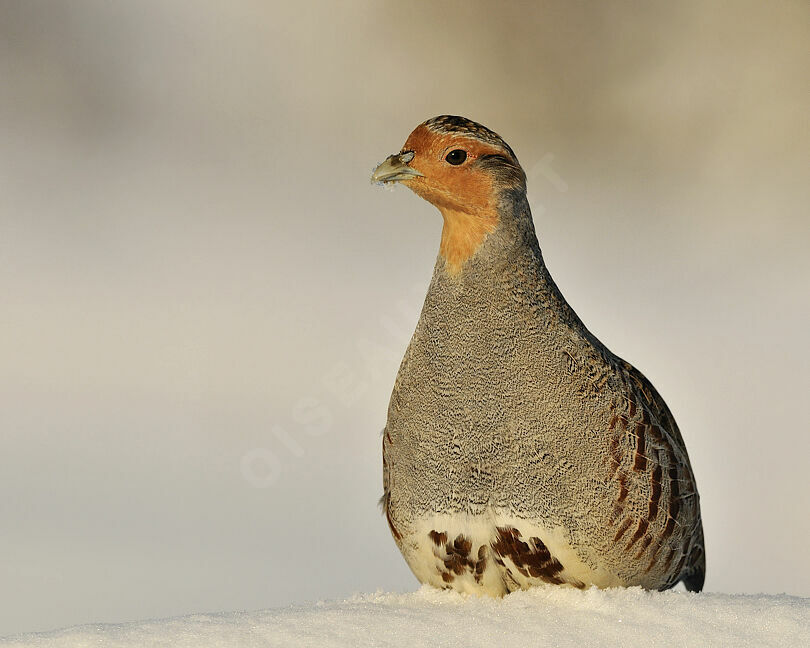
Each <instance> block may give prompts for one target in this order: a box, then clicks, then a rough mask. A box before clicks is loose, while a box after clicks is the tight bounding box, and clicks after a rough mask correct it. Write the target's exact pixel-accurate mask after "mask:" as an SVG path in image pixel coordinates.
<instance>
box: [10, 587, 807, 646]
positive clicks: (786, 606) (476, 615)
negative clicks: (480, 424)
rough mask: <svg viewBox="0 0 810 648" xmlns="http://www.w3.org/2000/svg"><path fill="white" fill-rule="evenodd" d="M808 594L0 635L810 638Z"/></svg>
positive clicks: (626, 641) (471, 640) (387, 610)
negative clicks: (800, 596) (799, 595)
mask: <svg viewBox="0 0 810 648" xmlns="http://www.w3.org/2000/svg"><path fill="white" fill-rule="evenodd" d="M809 628H810V598H799V597H793V596H787V595H778V596H774V595H764V594H758V595H739V594H736V595H733V594H706V593H704V594H691V593H687V592H677V591H676V592H672V591H670V592H663V593H659V592H647V591H644V590H641V589H638V588H633V589H626V590H623V589H613V590H597V589H590V590H586V591H579V590H575V589H569V588H562V587H554V586H549V587H544V588H536V589H533V590H530V591H526V592H516V593H514V594H511V595H509V596H507V597H506V598H504V599H498V600H496V599H489V598H477V597H463V596H461V595H459V594H456V593H454V592H444V591H438V590H434V589H431V588H428V587H423V588H422V589H420V590H418V591H416V592H413V593H409V594H386V593H376V594H364V595H357V596H355V597H353V598H350V599H346V600H343V601H329V602H319V603H316V604H312V605H301V606H292V607H286V608H277V609H270V610H263V611H258V612H226V613H217V614H196V615H192V616H185V617H178V618H174V619H163V620H154V621H140V622H135V623H124V624H109V625H88V626H78V627H74V628H67V629H65V630H58V631H54V632H47V633H38V634H28V635H19V636H16V637H8V638H6V639H4V640H3V639H0V646H4V647H5V646H20V647H22V646H47V647H57V646H59V647H61V646H70V647H71V648H81V647H82V646H105V647H106V646H110V647H119V646H120V647H135V646H138V647H141V646H173V647H184V646H188V647H194V648H204V647H226V646H227V647H231V646H234V647H235V646H238V647H240V648H243V647H244V648H250V647H252V646H262V647H265V646H317V647H318V648H329V647H336V648H337V647H341V648H343V647H348V646H351V647H354V646H409V647H410V646H430V647H431V648H438V647H441V646H453V647H455V646H462V645H463V646H493V645H501V644H502V645H517V646H561V647H565V646H577V647H579V646H645V647H647V646H678V647H685V646H689V647H698V646H734V647H736V648H748V647H752V648H753V647H757V648H759V647H762V646H780V647H786V646H810V630H809Z"/></svg>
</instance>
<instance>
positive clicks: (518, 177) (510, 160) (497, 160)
mask: <svg viewBox="0 0 810 648" xmlns="http://www.w3.org/2000/svg"><path fill="white" fill-rule="evenodd" d="M422 126H424V127H425V128H426V129H428V130H429V131H430V132H432V133H434V134H436V135H460V136H462V137H468V138H471V139H475V140H478V141H479V142H482V143H484V144H487V145H489V146H490V147H493V148H494V149H497V152H493V153H490V154H487V155H483V156H481V158H480V159H479V160H478V161H477V164H478V165H480V166H481V167H483V168H486V169H488V170H489V172H490V173H491V174H492V176H493V177H494V178H495V179H496V180H497V181H498V184H499V185H500V186H501V188H508V187H509V188H519V189H521V190H524V191H525V189H526V174H525V173H524V171H523V168H522V167H521V166H520V162H518V159H517V156H516V155H515V152H514V151H513V150H512V148H511V147H510V146H509V144H507V143H506V142H504V140H503V138H502V137H501V136H500V135H498V133H496V132H495V131H491V130H489V129H488V128H487V127H486V126H482V125H481V124H479V123H477V122H474V121H472V120H471V119H467V118H466V117H459V116H457V115H440V116H438V117H433V118H432V119H428V120H427V121H426V122H424V123H423V124H422Z"/></svg>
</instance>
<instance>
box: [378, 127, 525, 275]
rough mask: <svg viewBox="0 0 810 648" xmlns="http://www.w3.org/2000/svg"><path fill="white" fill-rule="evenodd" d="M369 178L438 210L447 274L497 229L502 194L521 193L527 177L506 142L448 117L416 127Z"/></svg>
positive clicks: (441, 249) (460, 266) (484, 128)
mask: <svg viewBox="0 0 810 648" xmlns="http://www.w3.org/2000/svg"><path fill="white" fill-rule="evenodd" d="M371 179H372V181H374V182H382V183H391V182H401V183H403V184H405V185H406V186H407V187H408V188H409V189H411V190H412V191H413V192H414V193H416V194H417V195H418V196H420V197H422V198H424V199H425V200H427V201H428V202H429V203H431V204H433V205H434V206H436V207H437V208H438V210H439V211H440V212H441V214H442V217H443V219H444V227H443V229H442V241H441V245H440V247H439V252H440V254H441V255H442V257H444V259H445V261H446V265H447V269H448V271H449V272H450V273H451V274H457V273H458V272H460V270H461V269H462V267H463V265H464V262H465V261H466V260H467V259H469V258H470V257H472V256H473V255H474V254H475V252H476V251H477V250H478V248H479V247H480V246H481V244H482V243H483V241H484V239H485V238H486V236H487V234H489V233H491V232H493V231H494V230H495V229H496V228H497V226H498V222H499V221H500V218H501V214H500V213H499V203H500V198H501V196H502V194H503V193H504V192H505V191H508V190H518V191H522V192H525V191H526V175H525V174H524V172H523V169H522V168H521V167H520V163H519V162H518V161H517V157H516V156H515V153H514V152H513V151H512V149H511V148H510V147H509V145H508V144H507V143H506V142H504V141H503V140H502V139H501V138H500V136H498V135H497V134H496V133H494V132H493V131H491V130H489V129H488V128H486V127H484V126H482V125H480V124H477V123H475V122H474V121H471V120H469V119H465V118H464V117H455V116H451V115H443V116H441V117H434V118H433V119H429V120H428V121H426V122H424V123H423V124H420V125H419V126H417V127H416V129H415V130H414V131H413V132H412V133H411V134H410V135H409V136H408V139H407V140H406V142H405V145H404V146H403V147H402V150H401V151H400V152H399V153H395V154H394V155H391V156H389V157H388V158H387V159H386V160H385V161H384V162H383V163H382V164H380V165H379V166H378V167H377V168H376V169H375V170H374V173H373V174H372V176H371Z"/></svg>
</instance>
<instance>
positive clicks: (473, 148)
mask: <svg viewBox="0 0 810 648" xmlns="http://www.w3.org/2000/svg"><path fill="white" fill-rule="evenodd" d="M371 179H372V181H373V182H374V183H377V184H390V183H400V184H403V185H405V186H406V187H408V188H409V189H411V190H412V191H413V192H414V193H416V194H417V195H418V196H420V197H421V198H423V199H425V200H426V201H428V202H429V203H431V204H433V205H434V206H435V207H437V208H438V210H439V212H440V213H441V216H442V219H443V226H442V233H441V240H440V243H439V252H438V255H437V258H436V263H435V266H434V269H433V276H432V279H431V281H430V285H429V288H428V290H427V295H426V297H425V301H424V305H423V308H422V311H421V315H420V317H419V320H418V323H417V325H416V330H415V332H414V334H413V337H412V338H411V340H410V343H409V345H408V347H407V350H406V352H405V355H404V358H403V359H402V363H401V365H400V368H399V372H398V374H397V377H396V380H395V383H394V388H393V392H392V394H391V399H390V403H389V407H388V415H387V421H386V425H385V428H384V430H383V433H382V444H383V452H382V455H383V457H382V458H383V496H382V498H381V507H382V509H383V512H384V515H385V518H386V519H387V523H388V527H389V529H390V532H391V534H392V536H393V538H394V540H395V542H396V544H397V546H398V547H399V550H400V551H401V553H402V555H403V556H404V558H405V561H406V562H407V564H408V566H409V567H410V569H411V571H412V572H413V573H414V575H415V576H416V578H417V579H418V580H419V581H420V582H421V583H426V584H429V585H432V586H434V587H437V588H442V589H452V590H456V591H458V592H464V593H468V594H479V595H489V596H493V597H499V596H503V595H506V594H508V593H510V592H513V591H516V590H523V589H528V588H531V587H536V586H547V585H548V584H552V585H558V586H569V587H576V588H583V589H584V588H589V587H594V586H595V587H598V588H610V587H634V586H639V587H641V588H644V589H649V590H666V589H668V588H671V587H673V586H675V585H676V584H677V583H678V582H683V584H684V586H685V588H686V589H687V590H689V591H701V590H702V588H703V584H704V579H705V569H706V558H705V543H704V539H703V525H702V520H701V513H700V502H699V494H698V490H697V485H696V481H695V475H694V472H693V470H692V466H691V464H690V460H689V456H688V454H687V451H686V446H685V444H684V440H683V437H682V435H681V433H680V431H679V429H678V426H677V424H676V423H675V419H674V417H673V415H672V413H671V412H670V410H669V408H668V407H667V405H666V403H665V402H664V400H663V398H662V397H661V396H660V395H659V393H658V392H657V391H656V389H655V388H654V387H653V385H652V384H651V383H650V381H649V380H647V378H646V377H645V376H644V375H643V374H642V373H641V372H640V371H639V370H638V369H636V368H635V367H634V366H633V365H631V364H629V363H628V362H626V361H624V360H623V359H621V358H620V357H618V356H616V355H614V354H613V353H612V352H611V351H609V350H608V348H607V347H606V346H605V345H604V344H603V343H602V342H600V341H599V340H598V339H597V338H596V336H595V335H594V334H593V333H591V332H590V331H589V330H588V329H587V328H586V327H585V325H584V324H583V322H582V321H581V320H580V318H579V317H578V316H577V314H576V313H575V312H574V310H573V309H572V308H571V306H570V305H569V304H568V302H567V301H566V300H565V298H564V297H563V295H562V293H561V292H560V290H559V288H558V287H557V285H556V283H555V282H554V280H553V279H552V277H551V275H550V274H549V271H548V268H547V266H546V264H545V262H544V260H543V255H542V253H541V250H540V245H539V243H538V239H537V235H536V231H535V226H534V222H533V219H532V214H531V210H530V207H529V202H528V200H527V196H526V174H525V172H524V170H523V169H522V167H521V165H520V163H519V162H518V159H517V157H516V155H515V153H514V151H513V150H512V148H511V147H510V146H509V145H508V144H507V143H506V142H505V141H504V140H503V139H502V138H501V137H500V136H499V135H498V134H496V133H495V132H494V131H492V130H490V129H489V128H486V127H485V126H482V125H481V124H479V123H476V122H474V121H472V120H470V119H467V118H464V117H459V116H455V115H442V116H438V117H434V118H432V119H429V120H427V121H425V122H424V123H422V124H420V125H419V126H417V127H416V129H414V130H413V132H412V133H411V134H410V135H409V136H408V138H407V140H406V141H405V145H404V146H403V148H402V149H401V150H400V152H399V153H395V154H393V155H390V156H388V157H387V158H386V159H385V160H384V161H383V162H382V163H381V164H379V166H377V167H376V168H375V170H374V172H373V174H372V178H371Z"/></svg>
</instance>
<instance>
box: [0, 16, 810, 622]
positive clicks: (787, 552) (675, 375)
mask: <svg viewBox="0 0 810 648" xmlns="http://www.w3.org/2000/svg"><path fill="white" fill-rule="evenodd" d="M808 70H810V5H808V4H807V3H806V2H804V1H802V0H796V1H788V0H785V1H780V2H773V3H764V2H744V1H740V2H705V1H694V2H692V1H688V2H686V1H685V2H677V3H670V2H651V3H637V2H613V3H598V2H570V1H564V0H559V1H554V2H538V3H531V4H530V3H523V2H505V3H501V2H470V1H469V0H468V1H464V2H441V3H436V2H425V1H421V0H409V1H408V2H405V3H395V2H373V1H369V2H347V3H327V2H322V3H305V2H290V3H278V2H267V1H259V0H256V1H244V0H240V1H234V2H228V3H223V2H213V1H201V0H194V1H192V0H187V1H183V0H140V1H139V2H126V3H124V2H118V3H115V2H108V1H101V0H97V1H91V0H88V1H80V0H71V1H68V2H60V3H54V2H46V1H40V0H19V1H14V0H2V1H0V443H1V445H0V492H1V493H2V497H0V553H2V556H3V558H2V560H1V561H0V635H3V634H10V633H16V632H21V631H33V630H45V629H50V628H54V627H59V626H66V625H73V624H82V623H90V622H111V621H124V620H129V619H139V618H147V617H165V616H172V615H179V614H184V613H190V612H204V611H217V610H233V609H255V608H265V607H271V606H281V605H287V604H292V603H298V602H307V601H314V600H318V599H326V598H336V597H345V596H348V595H350V594H352V593H354V592H358V591H373V590H376V589H383V590H412V589H415V588H416V587H417V583H416V581H415V579H414V578H413V577H412V576H411V574H410V572H409V571H408V569H407V567H406V565H405V563H404V561H403V560H402V558H401V557H400V555H399V552H398V551H397V549H396V547H395V545H394V543H393V541H392V539H391V538H390V536H389V532H388V529H387V528H386V525H385V523H384V521H383V518H382V517H381V515H380V513H379V511H378V509H377V499H378V498H379V496H380V495H381V466H380V431H381V429H382V427H383V425H384V423H385V416H386V409H387V404H388V397H389V395H390V391H391V387H392V385H393V381H394V377H395V374H396V371H397V368H398V364H399V360H400V358H401V356H402V353H403V352H404V349H405V346H406V344H407V342H408V340H409V337H410V334H411V333H412V331H413V328H414V326H415V324H416V320H417V318H418V314H419V309H420V305H421V301H422V299H423V297H424V293H425V290H426V287H427V283H428V280H429V277H430V275H431V272H432V267H433V262H434V259H435V255H436V251H437V248H438V241H439V234H440V230H441V219H440V216H439V214H438V213H437V212H436V211H435V209H434V208H433V207H431V206H430V205H429V204H427V203H425V202H423V201H421V200H419V199H418V198H416V197H415V196H414V195H413V194H411V193H410V192H409V191H408V190H407V189H405V188H402V187H400V188H397V189H396V190H394V191H391V192H388V191H384V190H381V189H379V188H377V187H373V186H371V185H370V184H369V175H370V173H371V170H372V168H373V167H374V166H375V164H376V163H378V162H379V161H381V160H382V159H383V158H384V157H386V156H387V155H388V154H389V153H392V152H395V151H397V150H399V148H400V147H401V145H402V143H403V142H404V141H405V138H406V137H407V135H408V133H409V132H410V131H411V130H412V129H413V128H414V127H415V126H416V125H417V124H419V123H420V122H422V121H423V120H425V119H427V118H429V117H432V116H434V115H438V114H444V113H449V114H460V115H465V116H467V117H470V118H472V119H474V120H476V121H479V122H482V123H483V124H485V125H487V126H489V127H490V128H492V129H493V130H495V131H497V132H498V133H500V134H501V135H502V136H503V137H504V139H506V141H507V142H509V143H510V144H511V145H512V147H513V148H514V149H515V151H516V153H517V155H518V157H519V158H520V160H521V162H522V163H523V166H524V167H525V169H526V171H527V174H528V176H529V192H530V199H531V203H532V206H533V210H534V215H535V222H536V226H537V231H538V236H539V239H540V244H541V247H542V248H543V250H544V254H545V258H546V261H547V263H548V266H549V268H550V270H551V272H552V274H553V275H554V277H555V278H556V280H557V283H558V284H559V285H560V287H561V289H562V291H563V293H564V294H565V295H566V296H567V298H568V300H569V301H570V303H571V304H572V306H573V307H574V309H575V310H576V311H577V312H578V313H579V315H580V316H581V317H582V319H583V320H584V321H585V323H586V324H587V325H588V326H589V328H590V329H591V330H592V331H593V332H594V333H595V334H596V335H597V336H599V337H600V338H601V339H602V340H603V341H604V342H605V343H606V344H607V345H608V346H609V347H610V348H611V349H612V350H613V351H614V352H616V353H618V354H619V355H621V356H622V357H624V358H625V359H627V360H629V361H631V362H633V363H634V364H636V365H637V366H638V367H639V368H640V369H641V370H642V371H643V372H644V373H645V374H647V376H648V377H649V378H650V379H651V380H652V381H653V383H654V384H655V385H656V387H657V388H658V389H659V391H660V392H661V393H662V394H663V395H664V397H665V398H666V400H667V402H668V403H669V405H670V407H671V408H672V410H673V411H674V413H675V416H676V418H677V420H678V422H679V424H680V426H681V429H682V431H683V434H684V437H685V438H686V441H687V444H688V447H689V451H690V454H691V457H692V463H693V465H694V467H695V470H696V473H697V477H698V483H699V486H700V492H701V495H702V506H703V514H704V520H705V522H704V524H705V529H706V534H707V550H708V578H707V582H706V586H707V589H708V590H710V591H722V592H771V593H777V592H788V593H791V594H797V595H804V596H808V595H810V554H809V553H808V551H807V543H808V537H809V536H810V515H808V505H807V500H806V497H807V473H808V468H809V467H810V466H808V451H810V442H809V441H808V438H810V430H808V416H807V405H808V394H810V345H809V344H808V338H807V331H808V326H810V290H808V280H810V254H808V245H809V244H810V215H809V214H808V204H810V195H809V194H810V190H809V189H808V187H810V177H808V176H810V174H809V173H808V150H810V135H808V114H810V99H809V97H810V74H809V73H808Z"/></svg>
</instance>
